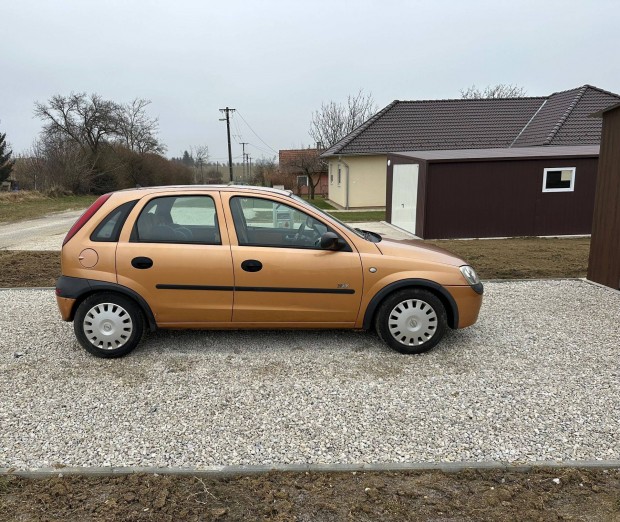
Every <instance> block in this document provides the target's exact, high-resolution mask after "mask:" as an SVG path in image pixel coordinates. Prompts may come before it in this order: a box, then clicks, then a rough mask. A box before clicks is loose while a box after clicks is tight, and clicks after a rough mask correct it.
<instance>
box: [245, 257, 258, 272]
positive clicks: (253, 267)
mask: <svg viewBox="0 0 620 522" xmlns="http://www.w3.org/2000/svg"><path fill="white" fill-rule="evenodd" d="M241 268H242V269H243V270H245V271H246V272H258V271H259V270H261V269H262V268H263V264H262V263H261V262H260V261H257V260H256V259H246V260H245V261H244V262H243V263H241Z"/></svg>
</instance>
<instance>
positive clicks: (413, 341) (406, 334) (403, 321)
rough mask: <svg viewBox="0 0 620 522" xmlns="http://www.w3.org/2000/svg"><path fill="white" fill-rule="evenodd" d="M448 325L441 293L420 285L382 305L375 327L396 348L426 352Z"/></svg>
mask: <svg viewBox="0 0 620 522" xmlns="http://www.w3.org/2000/svg"><path fill="white" fill-rule="evenodd" d="M446 327H447V318H446V309H445V308H444V306H443V304H442V302H441V301H440V300H439V298H438V297H437V296H435V295H434V294H432V293H431V292H429V291H428V290H423V289H420V288H410V289H406V290H401V291H399V292H396V293H394V294H393V295H391V296H389V297H388V298H387V299H386V300H385V301H384V302H383V303H382V304H381V306H380V307H379V310H378V311H377V316H376V322H375V328H376V330H377V333H378V334H379V337H380V338H381V339H382V340H383V341H384V342H385V343H386V344H387V345H388V346H390V347H391V348H393V349H394V350H396V351H398V352H401V353H405V354H414V353H423V352H426V351H428V350H430V349H431V348H432V347H433V346H435V345H436V344H437V343H438V342H439V341H441V338H442V337H443V336H444V334H445V332H446Z"/></svg>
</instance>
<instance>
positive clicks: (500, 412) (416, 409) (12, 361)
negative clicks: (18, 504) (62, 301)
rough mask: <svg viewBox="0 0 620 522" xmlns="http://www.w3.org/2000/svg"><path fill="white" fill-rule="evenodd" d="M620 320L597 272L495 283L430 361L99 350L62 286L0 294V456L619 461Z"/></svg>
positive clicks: (281, 352) (320, 336) (195, 347)
mask: <svg viewBox="0 0 620 522" xmlns="http://www.w3.org/2000/svg"><path fill="white" fill-rule="evenodd" d="M619 324H620V293H618V292H613V291H610V290H608V289H605V288H601V287H598V286H595V285H592V284H589V283H587V282H585V281H576V280H571V281H529V282H526V281H523V282H503V283H487V284H486V295H485V301H484V304H483V308H482V311H481V315H480V320H479V322H478V323H477V324H476V325H474V326H473V327H471V328H468V329H465V330H461V331H455V332H449V333H448V334H447V336H446V338H445V339H444V341H443V342H442V343H440V345H439V346H438V347H436V348H435V349H433V350H432V351H431V352H429V353H427V354H423V355H419V356H403V355H400V354H398V353H396V352H393V351H391V350H389V349H388V348H387V347H386V346H385V345H383V344H382V343H381V342H380V341H379V340H378V339H377V338H376V336H375V335H374V334H372V333H364V332H351V331H342V330H340V331H303V332H300V331H298V332H285V331H279V332H261V331H239V332H223V331H219V332H209V331H205V332H192V331H163V330H162V331H160V332H157V333H156V334H150V335H149V336H147V337H146V338H145V339H144V341H143V343H142V344H141V345H140V346H139V347H138V349H137V350H136V351H134V352H133V353H132V354H130V355H129V356H128V357H126V358H124V359H118V360H102V359H97V358H95V357H92V356H90V355H89V354H88V353H87V352H85V351H84V350H83V349H82V348H81V347H80V346H79V345H78V343H77V341H76V340H75V338H74V335H73V329H72V325H71V324H70V323H63V322H61V320H60V318H59V314H58V312H57V310H56V305H55V301H54V295H53V292H52V291H47V290H8V291H2V292H0V331H1V332H2V334H1V335H0V426H1V428H0V467H5V468H9V467H15V468H18V469H26V468H38V467H51V466H59V465H66V466H175V467H185V466H193V467H205V466H213V465H238V464H267V465H270V464H288V463H293V464H294V463H326V464H329V463H365V462H366V463H378V462H432V461H441V462H455V461H502V462H511V463H527V462H532V461H562V460H585V459H618V458H620V437H618V433H620V353H619V351H620V326H619ZM16 353H20V356H19V357H16V356H15V355H14V354H16Z"/></svg>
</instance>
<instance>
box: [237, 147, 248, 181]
mask: <svg viewBox="0 0 620 522" xmlns="http://www.w3.org/2000/svg"><path fill="white" fill-rule="evenodd" d="M239 145H241V146H242V147H243V155H242V156H241V157H242V158H243V180H244V181H245V146H246V145H248V142H247V141H242V142H241V143H240V144H239Z"/></svg>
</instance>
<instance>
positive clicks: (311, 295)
mask: <svg viewBox="0 0 620 522" xmlns="http://www.w3.org/2000/svg"><path fill="white" fill-rule="evenodd" d="M222 199H223V205H224V207H225V209H226V214H227V216H230V218H228V222H229V223H231V222H232V225H229V232H230V234H231V238H232V235H233V234H234V235H235V236H236V241H232V243H233V244H232V245H231V252H232V258H233V267H234V273H235V303H234V309H233V323H261V324H265V323H269V324H273V325H274V326H286V325H287V324H289V325H291V326H293V325H296V326H304V325H306V326H308V327H310V326H312V327H320V326H335V325H340V326H351V325H352V324H353V323H354V322H355V320H356V318H357V313H358V310H359V305H360V300H361V295H362V286H363V285H362V267H361V261H360V256H359V254H358V252H357V251H356V250H355V249H354V248H352V245H350V244H348V246H347V248H345V249H343V250H340V251H331V250H322V249H321V247H320V246H319V245H318V242H319V240H320V237H321V235H322V234H323V233H325V232H326V231H328V230H331V231H334V230H332V229H330V227H329V226H328V225H327V224H325V223H323V222H322V221H321V220H320V219H317V218H315V217H313V216H311V215H309V214H308V213H306V212H304V211H302V210H301V209H299V208H297V207H296V206H295V205H294V203H293V202H287V203H284V202H283V201H282V200H279V199H276V198H270V197H268V196H252V197H246V196H242V195H231V194H224V193H223V194H222ZM286 199H290V198H286ZM334 232H335V231H334ZM234 243H236V244H234Z"/></svg>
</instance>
